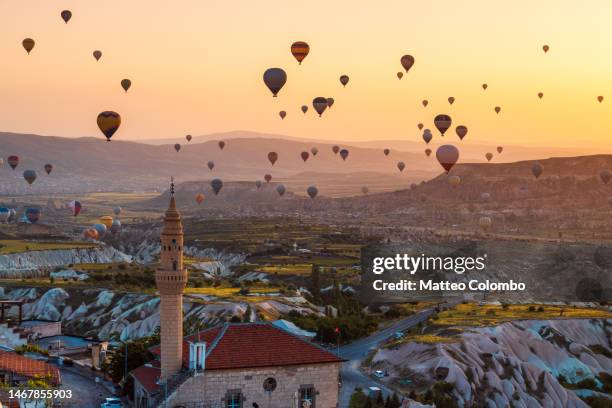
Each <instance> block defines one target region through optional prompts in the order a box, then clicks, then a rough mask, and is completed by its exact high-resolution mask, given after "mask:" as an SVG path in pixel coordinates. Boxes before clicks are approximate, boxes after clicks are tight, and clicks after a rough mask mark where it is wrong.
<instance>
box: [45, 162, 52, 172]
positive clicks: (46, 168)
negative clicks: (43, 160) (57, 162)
mask: <svg viewBox="0 0 612 408" xmlns="http://www.w3.org/2000/svg"><path fill="white" fill-rule="evenodd" d="M52 171H53V165H52V164H50V163H47V164H45V172H47V174H51V172H52Z"/></svg>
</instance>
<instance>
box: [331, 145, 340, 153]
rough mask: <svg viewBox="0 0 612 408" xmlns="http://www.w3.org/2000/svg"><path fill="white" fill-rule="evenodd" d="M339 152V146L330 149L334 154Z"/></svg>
mask: <svg viewBox="0 0 612 408" xmlns="http://www.w3.org/2000/svg"><path fill="white" fill-rule="evenodd" d="M339 151H340V146H333V147H332V152H334V154H338V152H339Z"/></svg>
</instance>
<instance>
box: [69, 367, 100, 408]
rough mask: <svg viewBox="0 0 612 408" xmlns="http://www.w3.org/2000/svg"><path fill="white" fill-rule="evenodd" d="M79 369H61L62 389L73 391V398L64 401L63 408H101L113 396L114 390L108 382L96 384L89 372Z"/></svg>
mask: <svg viewBox="0 0 612 408" xmlns="http://www.w3.org/2000/svg"><path fill="white" fill-rule="evenodd" d="M80 370H87V369H85V368H78V367H60V371H61V376H62V385H61V387H60V388H61V389H63V390H72V398H71V399H65V400H62V408H73V407H74V408H99V407H100V403H101V402H102V401H103V400H104V398H106V397H110V396H112V389H111V387H110V385H109V384H107V383H106V382H101V383H96V382H95V381H94V379H93V377H91V375H90V374H89V373H87V372H81V371H80Z"/></svg>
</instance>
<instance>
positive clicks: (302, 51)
mask: <svg viewBox="0 0 612 408" xmlns="http://www.w3.org/2000/svg"><path fill="white" fill-rule="evenodd" d="M309 51H310V47H309V46H308V44H307V43H305V42H304V41H297V42H294V43H293V44H291V54H293V57H294V58H295V59H296V60H297V62H298V64H300V65H302V61H303V60H304V58H306V56H307V55H308V52H309Z"/></svg>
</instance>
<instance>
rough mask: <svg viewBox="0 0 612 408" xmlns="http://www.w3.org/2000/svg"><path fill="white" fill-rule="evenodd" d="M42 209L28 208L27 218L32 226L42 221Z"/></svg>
mask: <svg viewBox="0 0 612 408" xmlns="http://www.w3.org/2000/svg"><path fill="white" fill-rule="evenodd" d="M40 212H41V211H40V209H39V208H28V209H26V211H25V215H26V218H27V219H28V221H30V222H31V223H32V224H36V223H37V222H38V220H39V219H40Z"/></svg>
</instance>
